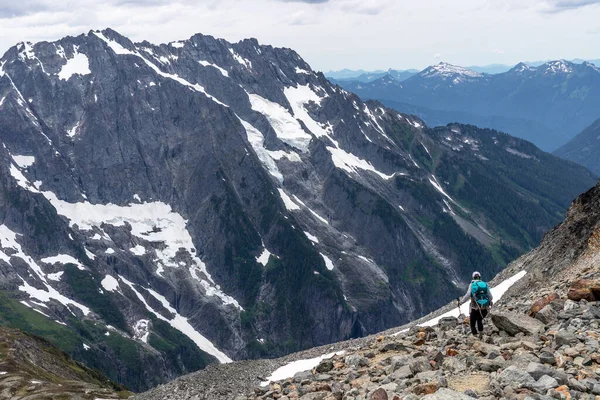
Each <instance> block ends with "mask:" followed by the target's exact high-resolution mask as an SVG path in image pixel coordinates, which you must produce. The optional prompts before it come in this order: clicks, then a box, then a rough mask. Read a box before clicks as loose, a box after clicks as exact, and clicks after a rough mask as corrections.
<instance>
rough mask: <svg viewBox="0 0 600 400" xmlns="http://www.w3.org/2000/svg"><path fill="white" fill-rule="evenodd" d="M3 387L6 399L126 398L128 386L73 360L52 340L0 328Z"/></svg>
mask: <svg viewBox="0 0 600 400" xmlns="http://www.w3.org/2000/svg"><path fill="white" fill-rule="evenodd" d="M0 360H1V361H0V387H1V388H2V392H1V394H0V397H1V398H3V399H31V400H34V399H35V400H37V399H39V400H43V399H50V398H52V399H65V400H67V399H90V400H94V399H98V398H103V399H107V400H108V399H124V398H128V397H129V396H131V393H130V392H128V391H127V390H125V388H123V387H121V386H119V385H116V384H114V383H112V382H110V381H109V380H107V379H106V378H105V377H104V376H103V375H102V374H101V373H99V372H98V371H94V370H91V369H89V368H88V367H86V366H85V365H83V364H81V363H78V362H76V361H73V360H72V359H71V358H70V357H69V356H68V355H67V354H65V353H64V352H62V351H60V350H59V349H57V348H56V347H55V346H53V345H52V344H50V343H49V342H47V341H45V340H43V339H41V338H39V337H36V336H32V335H29V334H26V333H23V332H22V331H20V330H17V329H10V328H5V327H0Z"/></svg>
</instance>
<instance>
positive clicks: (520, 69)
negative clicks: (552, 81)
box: [511, 62, 537, 73]
mask: <svg viewBox="0 0 600 400" xmlns="http://www.w3.org/2000/svg"><path fill="white" fill-rule="evenodd" d="M536 69H537V68H536V67H532V66H531V65H527V64H525V63H523V62H520V63H518V64H517V65H515V66H514V67H513V68H512V69H511V71H512V72H520V73H523V72H527V71H535V70H536Z"/></svg>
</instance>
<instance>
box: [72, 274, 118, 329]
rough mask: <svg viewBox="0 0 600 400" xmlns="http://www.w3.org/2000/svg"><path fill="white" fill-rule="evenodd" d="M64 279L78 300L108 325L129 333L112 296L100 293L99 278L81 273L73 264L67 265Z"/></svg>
mask: <svg viewBox="0 0 600 400" xmlns="http://www.w3.org/2000/svg"><path fill="white" fill-rule="evenodd" d="M63 279H64V281H65V282H66V283H67V284H68V285H69V286H70V287H71V291H72V293H73V297H74V298H75V299H76V300H79V301H80V302H82V303H83V304H86V305H87V306H88V307H90V308H91V309H92V310H93V311H94V312H95V313H96V314H98V315H100V316H101V317H102V318H103V319H104V321H106V323H107V324H109V325H112V326H114V327H116V328H119V329H121V330H123V331H125V332H128V331H129V327H128V326H127V324H126V323H125V318H124V317H123V314H122V313H121V311H119V308H118V307H117V305H116V304H115V302H114V301H113V300H112V299H111V298H110V295H109V294H107V293H106V292H104V291H103V293H100V291H101V289H102V288H101V284H100V278H99V277H98V276H93V275H92V274H91V273H90V272H89V271H81V270H79V269H78V268H77V267H76V266H75V265H73V264H66V265H65V273H64V275H63Z"/></svg>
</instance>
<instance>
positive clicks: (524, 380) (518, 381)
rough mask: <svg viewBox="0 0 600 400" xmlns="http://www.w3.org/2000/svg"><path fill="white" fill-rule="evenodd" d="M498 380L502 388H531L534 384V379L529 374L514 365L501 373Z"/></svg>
mask: <svg viewBox="0 0 600 400" xmlns="http://www.w3.org/2000/svg"><path fill="white" fill-rule="evenodd" d="M498 378H499V380H500V382H502V385H503V386H510V387H512V388H514V389H519V388H522V387H531V386H533V384H534V383H535V379H533V377H532V376H531V375H530V374H528V373H527V372H526V371H523V370H522V369H519V368H517V367H516V366H514V365H511V366H510V367H508V368H506V369H505V370H504V371H502V373H500V375H499V376H498Z"/></svg>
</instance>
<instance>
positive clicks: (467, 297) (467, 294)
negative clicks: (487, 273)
mask: <svg viewBox="0 0 600 400" xmlns="http://www.w3.org/2000/svg"><path fill="white" fill-rule="evenodd" d="M470 298H471V284H469V287H467V293H465V295H464V296H463V298H462V299H460V302H461V303H464V302H465V301H467V300H469V299H470Z"/></svg>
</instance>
